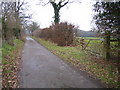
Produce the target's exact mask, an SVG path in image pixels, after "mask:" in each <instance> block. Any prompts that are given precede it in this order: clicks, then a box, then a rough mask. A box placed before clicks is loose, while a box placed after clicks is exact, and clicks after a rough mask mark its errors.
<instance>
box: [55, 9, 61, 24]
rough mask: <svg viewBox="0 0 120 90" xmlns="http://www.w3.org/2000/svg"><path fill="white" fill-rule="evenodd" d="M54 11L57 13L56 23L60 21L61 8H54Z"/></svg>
mask: <svg viewBox="0 0 120 90" xmlns="http://www.w3.org/2000/svg"><path fill="white" fill-rule="evenodd" d="M54 13H55V16H54V23H55V24H58V23H59V22H60V15H59V9H57V8H54Z"/></svg>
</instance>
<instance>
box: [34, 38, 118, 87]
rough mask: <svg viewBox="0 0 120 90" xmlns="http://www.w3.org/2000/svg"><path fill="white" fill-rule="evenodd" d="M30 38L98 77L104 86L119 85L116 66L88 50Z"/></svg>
mask: <svg viewBox="0 0 120 90" xmlns="http://www.w3.org/2000/svg"><path fill="white" fill-rule="evenodd" d="M32 38H33V39H35V40H36V41H37V42H39V43H40V44H42V45H43V46H44V47H46V48H47V49H49V50H50V51H51V52H52V53H54V54H55V55H58V56H59V57H60V58H62V59H63V60H65V61H67V62H69V63H71V64H72V65H74V66H75V67H78V68H79V69H80V70H82V71H86V72H87V73H89V75H90V76H92V77H94V78H97V79H99V80H100V81H101V82H102V83H104V84H106V87H112V88H113V87H114V88H118V87H120V83H119V82H117V79H118V77H117V76H118V73H117V67H115V66H114V65H112V64H111V63H109V62H106V61H104V60H102V59H100V58H97V57H95V56H91V55H90V54H89V53H88V52H86V51H84V50H80V49H78V48H77V47H60V46H57V45H56V44H54V43H51V42H50V41H45V40H43V39H39V38H35V37H32Z"/></svg>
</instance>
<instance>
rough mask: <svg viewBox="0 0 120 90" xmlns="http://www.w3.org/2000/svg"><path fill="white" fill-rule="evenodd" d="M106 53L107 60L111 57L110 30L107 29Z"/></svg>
mask: <svg viewBox="0 0 120 90" xmlns="http://www.w3.org/2000/svg"><path fill="white" fill-rule="evenodd" d="M105 50H106V51H105V53H106V55H105V56H106V60H109V59H110V31H105Z"/></svg>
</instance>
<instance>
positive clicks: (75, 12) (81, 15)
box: [29, 0, 93, 31]
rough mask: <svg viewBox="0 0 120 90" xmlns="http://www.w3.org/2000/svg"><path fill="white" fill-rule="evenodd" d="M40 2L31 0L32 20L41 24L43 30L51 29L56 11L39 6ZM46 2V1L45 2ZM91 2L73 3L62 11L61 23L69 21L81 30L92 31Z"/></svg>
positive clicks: (88, 0) (83, 0)
mask: <svg viewBox="0 0 120 90" xmlns="http://www.w3.org/2000/svg"><path fill="white" fill-rule="evenodd" d="M39 1H40V0H29V6H30V7H29V8H30V11H29V13H31V14H32V20H33V21H36V22H38V23H39V24H40V27H41V28H45V27H49V26H50V25H51V24H52V23H53V22H54V19H53V16H54V10H53V8H52V5H50V4H48V5H46V6H42V5H37V4H38V2H39ZM43 1H44V0H43ZM90 1H91V0H81V3H71V4H69V5H67V6H65V7H63V8H62V9H61V10H60V16H61V17H60V21H61V22H62V21H67V22H69V23H72V24H74V25H76V26H78V27H79V29H81V30H86V31H88V30H91V28H92V26H91V21H92V16H93V10H92V8H93V7H92V5H93V1H92V2H90Z"/></svg>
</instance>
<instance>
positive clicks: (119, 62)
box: [117, 30, 120, 87]
mask: <svg viewBox="0 0 120 90" xmlns="http://www.w3.org/2000/svg"><path fill="white" fill-rule="evenodd" d="M117 34H118V82H120V37H119V35H120V31H119V30H118V33H117ZM119 87H120V86H119Z"/></svg>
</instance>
